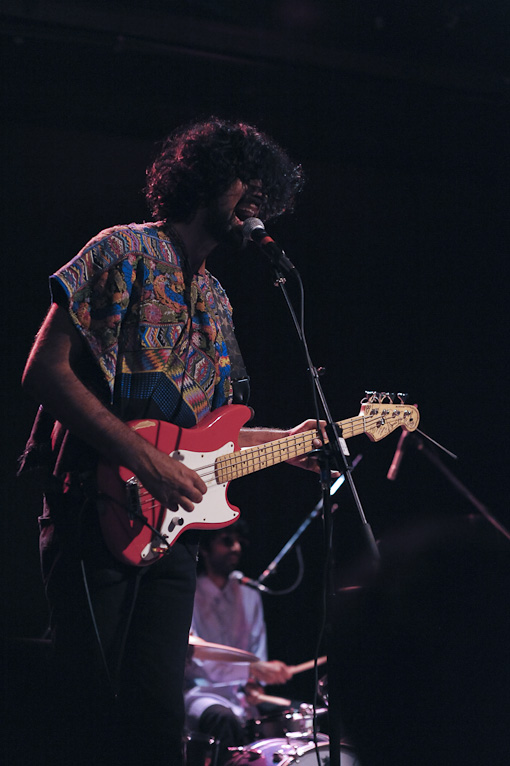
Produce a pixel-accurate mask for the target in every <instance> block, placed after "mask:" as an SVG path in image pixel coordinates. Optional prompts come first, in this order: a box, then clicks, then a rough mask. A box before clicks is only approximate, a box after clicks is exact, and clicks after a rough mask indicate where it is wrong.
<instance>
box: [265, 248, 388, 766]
mask: <svg viewBox="0 0 510 766" xmlns="http://www.w3.org/2000/svg"><path fill="white" fill-rule="evenodd" d="M266 255H268V257H269V260H270V261H271V264H272V267H273V275H274V285H275V287H279V288H280V289H281V291H282V293H283V296H284V299H285V302H286V303H287V307H288V309H289V312H290V315H291V317H292V320H293V322H294V326H295V328H296V331H297V334H298V338H299V340H300V341H301V344H302V347H303V351H304V354H305V359H306V363H307V369H308V372H309V374H310V381H311V384H312V398H313V403H314V408H315V412H316V418H317V429H318V431H319V433H321V429H320V426H319V420H320V419H321V415H320V412H321V410H322V413H323V416H324V419H325V420H326V427H325V432H326V435H327V437H328V443H327V444H326V443H325V442H324V440H323V444H322V447H321V448H320V449H319V450H318V451H317V457H318V462H319V466H320V483H321V490H322V503H323V508H324V547H325V569H324V572H325V591H326V614H325V623H326V625H327V627H326V635H327V636H328V637H329V639H330V640H332V633H333V631H332V627H331V626H332V620H331V614H332V609H333V599H334V595H335V584H334V564H335V562H334V556H333V550H332V539H333V534H332V529H333V524H332V510H331V496H330V492H329V488H330V485H331V466H332V465H333V466H335V467H336V469H337V470H338V471H340V473H343V474H344V475H345V477H346V480H347V484H348V485H349V489H350V491H351V495H352V497H353V500H354V503H355V506H356V508H357V510H358V514H359V516H360V519H361V523H362V527H363V531H364V533H365V537H366V540H367V544H368V547H369V550H370V553H371V555H372V559H373V563H374V565H377V564H378V562H379V559H380V554H379V550H378V548H377V544H376V541H375V537H374V534H373V532H372V528H371V526H370V525H369V523H368V522H367V519H366V517H365V513H364V511H363V507H362V505H361V500H360V498H359V495H358V492H357V490H356V487H355V485H354V481H353V479H352V475H351V472H352V463H351V460H350V453H349V450H348V448H347V444H346V441H345V439H344V438H343V436H342V434H341V431H340V428H339V426H337V424H336V423H335V421H334V420H333V418H332V416H331V412H330V409H329V406H328V403H327V401H326V397H325V395H324V391H323V390H322V386H321V384H320V380H319V377H320V372H319V370H318V369H317V368H316V367H315V366H314V364H313V363H312V360H311V357H310V353H309V350H308V345H307V342H306V338H305V331H304V289H303V283H302V280H301V276H300V274H299V272H298V270H297V269H296V268H295V266H294V265H293V264H292V262H291V261H290V260H289V259H288V258H287V256H286V255H285V253H283V257H281V256H278V255H277V254H276V253H273V254H269V253H268V252H267V251H266ZM282 269H284V270H285V271H286V272H287V273H293V274H294V275H295V276H296V278H297V280H298V284H299V288H300V295H301V322H299V321H298V318H297V316H296V313H295V311H294V308H293V306H292V303H291V301H290V299H289V295H288V293H287V289H286V286H285V283H286V278H285V277H284V275H283V273H282ZM319 402H320V408H321V409H319ZM328 654H329V652H328ZM333 696H334V695H330V701H329V702H330V704H329V724H330V763H331V766H340V758H341V751H340V739H341V724H340V714H339V711H337V710H335V709H334V708H335V703H334V700H333Z"/></svg>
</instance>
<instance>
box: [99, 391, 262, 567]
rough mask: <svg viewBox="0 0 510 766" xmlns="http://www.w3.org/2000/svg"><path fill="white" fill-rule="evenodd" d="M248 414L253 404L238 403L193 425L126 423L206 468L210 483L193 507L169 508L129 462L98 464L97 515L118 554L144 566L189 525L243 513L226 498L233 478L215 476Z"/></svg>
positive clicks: (224, 522)
mask: <svg viewBox="0 0 510 766" xmlns="http://www.w3.org/2000/svg"><path fill="white" fill-rule="evenodd" d="M250 417H251V410H250V408H249V407H245V406H244V405H240V404H236V405H231V406H227V407H221V408H220V409H218V410H214V411H213V412H211V413H209V414H208V415H207V416H206V417H205V418H203V420H202V421H201V422H200V423H199V424H198V425H196V426H194V427H193V428H189V429H183V428H179V427H178V426H175V425H173V424H172V423H165V422H163V421H160V420H151V419H146V420H135V421H130V422H129V423H128V425H130V426H131V428H133V429H134V430H136V431H137V433H139V434H140V436H142V437H143V438H144V439H147V441H149V442H150V443H151V444H153V445H154V446H156V447H157V448H158V449H160V450H162V451H163V452H165V453H166V454H167V455H170V456H171V457H173V458H174V459H176V460H182V461H183V462H184V464H185V465H186V466H188V467H189V468H192V469H193V470H195V471H199V469H200V472H201V474H204V470H205V471H206V472H207V473H206V474H204V475H203V476H202V478H203V479H204V481H205V482H206V484H207V487H208V489H207V492H206V494H205V495H204V498H203V500H202V502H201V503H197V504H196V505H195V507H194V509H193V511H191V512H190V511H185V510H183V509H182V508H179V509H178V511H170V510H168V509H167V508H164V507H163V506H162V505H161V503H158V502H157V501H156V500H154V498H152V497H151V496H150V495H148V493H146V492H145V490H144V489H143V487H142V486H141V485H140V483H139V482H138V481H137V479H136V478H135V477H134V476H133V474H132V473H131V472H130V471H128V470H127V469H126V468H123V467H122V466H114V465H111V464H108V463H102V464H100V466H99V468H98V487H99V496H100V502H99V519H100V524H101V529H102V533H103V536H104V539H105V542H106V544H107V546H108V548H109V549H110V551H111V552H112V553H113V555H114V556H115V557H116V558H118V559H119V560H120V561H122V562H124V563H126V564H133V565H135V566H146V565H148V564H151V563H153V562H154V561H156V560H157V559H159V558H161V556H162V555H164V553H166V552H167V551H168V549H169V547H171V546H172V545H173V544H174V543H175V541H176V540H177V538H178V537H179V536H180V535H181V534H182V533H183V532H184V531H186V530H187V529H207V528H210V529H218V528H220V527H224V526H228V525H229V524H232V523H233V522H234V521H236V520H237V519H238V518H239V515H240V512H239V509H238V508H235V507H234V506H233V505H231V504H230V503H229V502H228V499H227V488H228V484H229V482H225V481H224V482H223V483H221V482H220V481H218V480H217V474H216V470H215V462H216V459H217V458H218V457H219V456H221V455H225V454H228V453H230V452H234V451H235V450H237V449H239V447H238V436H239V431H240V429H241V427H242V426H243V425H244V424H245V423H246V422H247V421H248V420H249V419H250ZM209 467H210V469H209ZM148 525H150V526H148ZM151 527H152V528H153V529H151ZM154 530H157V532H159V535H158V534H157V533H156V532H155V531H154Z"/></svg>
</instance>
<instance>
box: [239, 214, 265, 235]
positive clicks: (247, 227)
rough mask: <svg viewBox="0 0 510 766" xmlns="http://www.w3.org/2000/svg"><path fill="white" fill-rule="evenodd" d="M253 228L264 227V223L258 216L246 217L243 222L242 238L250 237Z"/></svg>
mask: <svg viewBox="0 0 510 766" xmlns="http://www.w3.org/2000/svg"><path fill="white" fill-rule="evenodd" d="M255 229H264V224H263V223H262V221H261V220H260V218H247V219H246V220H245V221H244V222H243V237H244V239H251V235H252V234H253V232H254V231H255Z"/></svg>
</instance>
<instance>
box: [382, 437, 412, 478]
mask: <svg viewBox="0 0 510 766" xmlns="http://www.w3.org/2000/svg"><path fill="white" fill-rule="evenodd" d="M409 433H410V431H406V430H405V429H402V433H401V434H400V439H399V440H398V444H397V449H396V450H395V454H394V455H393V460H392V461H391V465H390V467H389V470H388V473H387V474H386V478H387V479H389V480H390V481H394V480H395V479H396V478H397V474H398V469H399V468H400V463H401V462H402V458H403V457H404V449H405V440H406V437H407V435H408V434H409Z"/></svg>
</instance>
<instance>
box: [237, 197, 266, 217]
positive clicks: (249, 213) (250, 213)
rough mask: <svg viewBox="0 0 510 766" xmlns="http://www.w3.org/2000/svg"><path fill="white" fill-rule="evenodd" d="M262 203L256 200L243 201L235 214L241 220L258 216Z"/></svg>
mask: <svg viewBox="0 0 510 766" xmlns="http://www.w3.org/2000/svg"><path fill="white" fill-rule="evenodd" d="M259 210H260V205H258V204H257V203H256V202H245V201H243V202H241V203H240V204H239V205H237V207H236V209H235V215H236V217H237V218H238V219H239V220H240V221H246V219H247V218H256V217H257V216H258V214H259Z"/></svg>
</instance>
